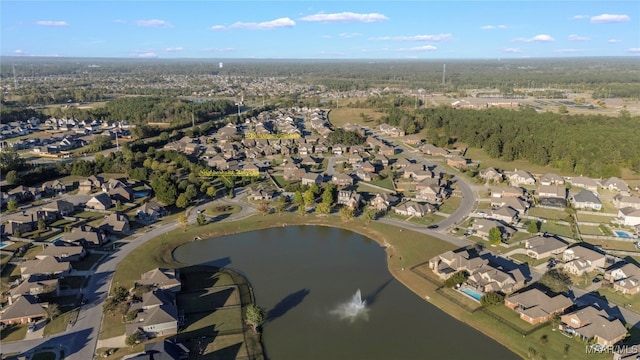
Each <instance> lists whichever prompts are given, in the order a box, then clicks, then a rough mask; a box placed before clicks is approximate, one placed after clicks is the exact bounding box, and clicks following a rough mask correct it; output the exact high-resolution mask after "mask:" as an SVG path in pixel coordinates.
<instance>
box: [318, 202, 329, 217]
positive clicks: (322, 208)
mask: <svg viewBox="0 0 640 360" xmlns="http://www.w3.org/2000/svg"><path fill="white" fill-rule="evenodd" d="M316 212H317V213H318V214H321V215H327V214H329V213H330V212H331V205H329V204H326V203H324V202H322V203H320V204H318V206H316Z"/></svg>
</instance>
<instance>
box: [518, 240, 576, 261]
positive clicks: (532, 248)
mask: <svg viewBox="0 0 640 360" xmlns="http://www.w3.org/2000/svg"><path fill="white" fill-rule="evenodd" d="M567 246H568V244H567V243H566V242H565V241H563V240H561V239H560V238H558V237H555V236H540V235H537V236H534V237H532V238H529V239H526V240H525V242H524V248H525V249H526V250H527V256H529V257H532V258H534V259H544V258H546V257H550V256H558V255H560V254H562V253H563V252H564V251H565V250H566V249H567Z"/></svg>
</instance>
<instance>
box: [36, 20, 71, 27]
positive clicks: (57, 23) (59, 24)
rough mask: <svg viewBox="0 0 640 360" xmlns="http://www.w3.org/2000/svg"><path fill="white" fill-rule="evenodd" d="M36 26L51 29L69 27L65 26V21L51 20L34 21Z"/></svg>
mask: <svg viewBox="0 0 640 360" xmlns="http://www.w3.org/2000/svg"><path fill="white" fill-rule="evenodd" d="M36 25H39V26H52V27H67V26H69V24H67V22H66V21H53V20H40V21H36Z"/></svg>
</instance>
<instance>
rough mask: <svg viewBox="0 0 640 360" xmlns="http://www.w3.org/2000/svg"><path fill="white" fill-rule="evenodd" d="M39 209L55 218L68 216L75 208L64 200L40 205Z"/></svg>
mask: <svg viewBox="0 0 640 360" xmlns="http://www.w3.org/2000/svg"><path fill="white" fill-rule="evenodd" d="M41 209H42V210H44V211H46V212H51V213H54V214H56V215H57V216H69V215H71V214H73V213H74V211H75V207H74V206H73V204H72V203H70V202H68V201H65V200H54V201H52V202H50V203H47V204H45V205H42V208H41ZM57 216H56V217H57Z"/></svg>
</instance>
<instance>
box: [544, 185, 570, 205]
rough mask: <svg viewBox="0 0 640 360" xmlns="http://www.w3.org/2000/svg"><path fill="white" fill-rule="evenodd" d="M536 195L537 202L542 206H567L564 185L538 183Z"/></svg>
mask: <svg viewBox="0 0 640 360" xmlns="http://www.w3.org/2000/svg"><path fill="white" fill-rule="evenodd" d="M537 195H538V202H539V203H540V205H542V206H552V207H566V206H567V200H566V198H567V189H566V188H565V186H564V185H555V184H554V185H540V186H539V187H538V193H537Z"/></svg>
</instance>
